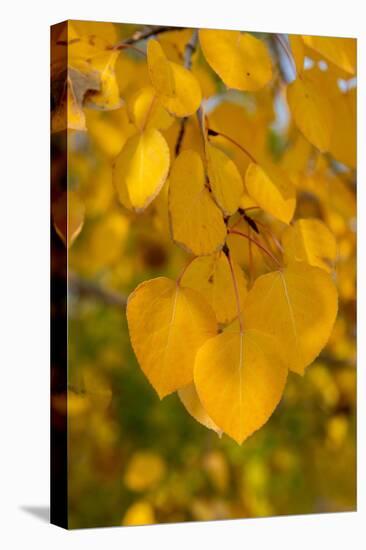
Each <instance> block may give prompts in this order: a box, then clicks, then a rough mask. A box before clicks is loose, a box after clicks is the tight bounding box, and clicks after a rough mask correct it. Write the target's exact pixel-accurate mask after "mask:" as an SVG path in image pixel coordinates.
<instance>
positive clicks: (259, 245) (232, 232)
mask: <svg viewBox="0 0 366 550" xmlns="http://www.w3.org/2000/svg"><path fill="white" fill-rule="evenodd" d="M228 233H230V234H231V235H239V236H241V237H244V238H245V239H248V240H249V241H251V242H252V243H253V244H255V245H256V246H257V247H258V248H259V249H260V250H262V251H263V252H265V253H266V254H267V255H268V256H269V257H270V258H271V259H272V260H273V261H274V262H275V263H276V264H277V265H278V267H281V263H280V262H279V261H278V259H277V258H276V256H274V255H273V254H272V252H270V251H269V250H268V249H267V248H266V247H265V246H263V245H261V243H259V242H258V241H257V240H256V239H253V237H250V236H249V235H247V234H246V233H242V232H241V231H235V230H229V231H228Z"/></svg>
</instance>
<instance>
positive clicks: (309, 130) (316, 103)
mask: <svg viewBox="0 0 366 550" xmlns="http://www.w3.org/2000/svg"><path fill="white" fill-rule="evenodd" d="M287 100H288V104H289V107H290V109H291V113H292V115H293V117H294V121H295V123H296V125H297V126H298V128H299V130H300V131H301V132H302V133H303V134H304V136H305V137H306V139H308V140H309V141H310V143H312V144H313V145H315V147H317V148H318V149H319V150H320V151H322V152H326V151H329V148H330V143H331V136H332V130H333V112H332V107H331V104H330V101H329V99H328V97H327V95H326V90H320V89H319V87H317V86H315V84H314V83H313V82H311V81H310V80H309V79H306V78H305V76H304V77H302V78H301V79H299V78H297V79H296V80H294V82H292V83H291V84H290V85H289V86H288V88H287Z"/></svg>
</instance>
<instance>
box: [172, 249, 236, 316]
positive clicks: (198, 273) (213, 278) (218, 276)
mask: <svg viewBox="0 0 366 550" xmlns="http://www.w3.org/2000/svg"><path fill="white" fill-rule="evenodd" d="M232 263H233V268H234V274H235V278H236V281H237V285H238V292H239V298H240V304H241V307H243V303H244V300H245V296H246V294H247V288H246V287H247V281H246V278H245V276H244V273H243V271H242V269H241V268H240V267H239V266H238V264H237V263H236V262H235V261H234V262H232ZM182 284H184V285H185V286H188V287H190V288H194V289H195V290H197V291H198V292H200V293H202V295H203V296H204V297H205V298H206V300H207V302H208V303H209V304H210V306H211V307H212V309H213V310H214V312H215V314H216V318H217V320H218V321H219V322H220V323H228V322H229V321H232V320H233V319H234V317H235V316H236V315H237V314H238V313H237V304H236V298H235V289H234V285H233V278H232V275H231V271H230V265H229V261H228V259H227V257H226V255H225V254H224V253H223V252H218V253H216V254H214V255H213V256H201V257H199V258H196V259H195V260H193V262H192V263H191V264H190V265H189V267H188V268H187V270H186V271H185V273H184V275H183V277H182Z"/></svg>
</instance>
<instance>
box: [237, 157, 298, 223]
mask: <svg viewBox="0 0 366 550" xmlns="http://www.w3.org/2000/svg"><path fill="white" fill-rule="evenodd" d="M245 186H246V189H247V191H248V194H249V196H250V197H251V198H252V199H253V200H254V201H255V202H256V204H257V205H258V206H260V207H261V208H262V209H263V210H265V211H266V212H268V213H269V214H272V216H274V217H275V218H278V219H279V220H281V221H282V222H284V223H289V222H290V221H291V219H292V217H293V215H294V212H295V207H296V191H295V188H294V186H293V184H292V183H291V181H290V180H289V179H288V177H287V176H286V174H285V173H284V172H282V170H281V169H280V168H278V167H277V166H272V165H271V166H269V165H268V166H266V165H265V166H263V167H262V165H259V164H256V163H254V162H252V163H250V164H249V166H248V168H247V171H246V174H245Z"/></svg>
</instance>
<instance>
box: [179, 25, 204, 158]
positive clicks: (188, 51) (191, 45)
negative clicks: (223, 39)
mask: <svg viewBox="0 0 366 550" xmlns="http://www.w3.org/2000/svg"><path fill="white" fill-rule="evenodd" d="M197 41H198V31H197V29H195V30H194V31H193V33H192V37H191V39H190V40H189V42H187V44H186V47H185V48H184V55H183V65H184V67H185V68H186V69H188V70H189V69H191V67H192V57H193V54H194V52H195V51H196V48H197ZM187 120H188V117H184V118H182V120H181V121H180V128H179V133H178V137H177V142H176V144H175V156H176V157H177V156H178V155H179V153H180V149H181V147H182V142H183V138H184V132H185V129H186V125H187Z"/></svg>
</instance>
